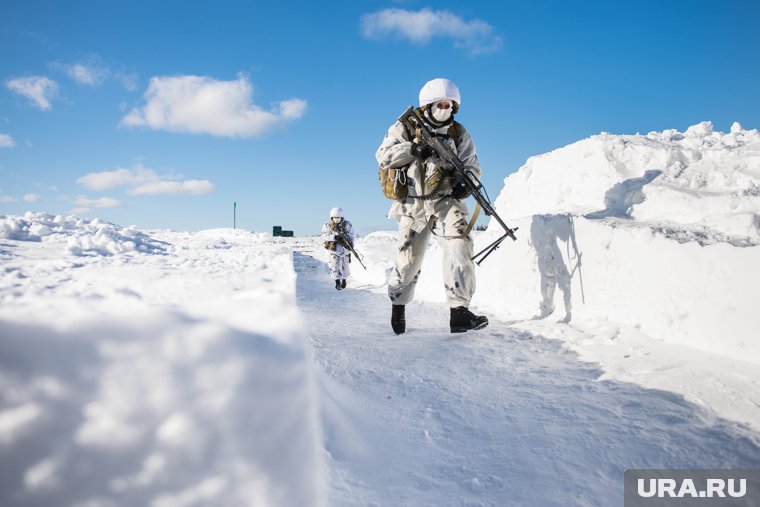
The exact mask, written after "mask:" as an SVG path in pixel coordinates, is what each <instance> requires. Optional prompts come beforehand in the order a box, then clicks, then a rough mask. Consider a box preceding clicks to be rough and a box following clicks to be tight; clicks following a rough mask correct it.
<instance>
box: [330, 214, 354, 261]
mask: <svg viewBox="0 0 760 507" xmlns="http://www.w3.org/2000/svg"><path fill="white" fill-rule="evenodd" d="M331 222H332V220H328V221H327V222H326V223H325V224H324V225H323V226H322V240H323V241H337V238H338V235H337V234H336V232H335V231H334V230H333V229H332V227H330V224H331ZM338 227H340V228H341V229H342V230H343V233H344V234H345V235H346V237H348V239H349V240H350V241H351V244H352V245H353V244H354V243H355V242H356V234H355V233H354V226H353V225H351V222H349V221H348V220H346V219H345V218H344V219H343V220H342V221H341V223H340V225H339V226H338ZM330 253H331V254H333V255H341V256H342V255H348V254H349V253H351V251H350V250H348V249H347V248H346V247H344V246H343V245H341V244H338V245H336V246H335V250H331V251H330Z"/></svg>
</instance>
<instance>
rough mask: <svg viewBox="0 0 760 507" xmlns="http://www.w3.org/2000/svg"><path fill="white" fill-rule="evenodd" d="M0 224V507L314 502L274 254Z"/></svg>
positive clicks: (282, 275) (309, 425) (320, 486)
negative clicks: (0, 240)
mask: <svg viewBox="0 0 760 507" xmlns="http://www.w3.org/2000/svg"><path fill="white" fill-rule="evenodd" d="M0 224H3V225H2V236H3V237H4V238H6V240H5V241H4V242H0V258H2V259H3V260H4V269H3V270H2V271H1V272H0V289H1V290H0V298H1V300H2V306H0V337H1V338H0V504H2V505H15V506H35V507H37V506H46V505H49V506H57V505H103V506H111V505H113V506H122V505H145V506H154V507H170V506H172V507H173V506H186V505H284V506H304V505H321V504H322V503H323V500H322V498H323V490H324V483H323V482H324V481H323V477H322V472H321V471H322V456H321V454H320V449H321V442H320V436H319V424H318V416H317V406H316V405H317V402H316V400H315V396H314V387H313V379H312V360H311V355H310V352H309V348H308V343H307V341H306V335H305V332H304V329H303V323H302V321H301V319H300V315H299V313H298V310H297V308H296V305H295V274H294V272H293V268H292V263H291V256H290V250H289V249H288V248H286V247H283V246H282V245H274V244H271V243H270V244H268V243H266V242H264V241H262V240H261V238H260V236H259V235H255V234H251V233H247V232H243V231H232V230H225V229H221V230H215V231H203V232H201V233H196V234H189V233H170V232H156V233H146V232H140V231H137V230H136V229H134V228H127V229H124V228H121V227H119V226H115V225H113V224H108V223H105V222H102V221H88V220H83V219H79V218H76V217H65V218H64V217H52V216H50V215H45V214H33V213H28V214H26V215H25V216H24V217H23V218H22V217H0ZM9 239H11V240H14V241H8V240H9ZM72 244H73V245H75V248H72ZM141 247H144V248H141ZM83 253H86V256H84V257H82V254H83ZM155 254H159V255H155ZM188 275H190V276H188Z"/></svg>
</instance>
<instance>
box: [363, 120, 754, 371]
mask: <svg viewBox="0 0 760 507" xmlns="http://www.w3.org/2000/svg"><path fill="white" fill-rule="evenodd" d="M486 170H488V168H486ZM495 207H496V210H497V212H498V213H499V215H500V216H501V217H502V218H503V219H504V220H505V221H506V222H507V223H508V224H509V225H510V226H511V227H519V230H518V231H517V237H518V240H517V241H512V240H510V239H507V240H505V242H504V243H503V244H502V246H501V247H500V248H499V249H498V250H496V251H495V252H494V253H493V254H491V256H490V257H489V258H488V259H486V260H485V261H484V262H483V263H482V264H481V266H479V267H478V268H477V272H478V289H477V292H476V294H475V297H474V299H473V302H472V304H473V306H474V307H475V308H478V309H480V310H485V311H487V312H490V313H491V314H492V315H495V316H498V317H499V318H502V319H504V320H514V319H526V318H531V317H535V318H552V319H555V320H562V319H565V320H567V319H570V320H572V319H585V318H592V319H597V320H600V319H601V320H609V321H614V322H617V323H620V324H622V325H628V326H632V327H635V328H639V329H641V330H642V331H643V332H644V333H645V334H647V335H648V336H651V337H653V338H655V339H659V340H664V341H668V342H674V343H679V344H684V345H688V346H691V347H696V348H698V349H702V350H705V351H708V352H711V353H715V354H719V355H724V356H729V357H732V358H736V359H740V360H744V361H751V362H754V363H760V312H758V311H757V310H756V306H757V305H756V303H755V300H756V297H757V296H756V294H757V290H758V288H759V287H760V270H759V269H757V265H758V262H760V133H758V131H757V130H744V129H742V128H741V126H740V125H738V124H734V126H733V127H732V129H731V132H730V133H727V134H725V133H719V132H714V131H713V128H712V125H711V124H710V123H709V122H704V123H701V124H699V125H695V126H693V127H691V128H689V129H688V130H687V131H686V132H685V133H680V132H677V131H675V130H668V131H665V132H661V133H660V132H652V133H649V134H647V135H638V134H637V135H609V134H601V135H597V136H593V137H591V138H589V139H585V140H582V141H579V142H577V143H574V144H572V145H569V146H566V147H564V148H561V149H558V150H555V151H552V152H550V153H546V154H544V155H540V156H536V157H532V158H530V159H529V160H528V161H527V163H526V164H525V165H524V166H523V167H521V168H520V169H519V170H518V171H517V172H516V173H514V174H512V175H510V176H509V177H507V178H506V179H505V181H504V188H503V189H502V191H501V193H500V194H499V196H498V198H497V199H496V200H495ZM500 231H501V228H500V227H499V225H498V224H497V223H496V221H495V220H493V219H492V220H491V222H490V223H489V226H488V230H487V231H486V232H484V233H476V234H475V242H476V251H478V250H479V249H481V248H483V247H485V246H486V245H487V244H489V243H490V242H491V241H493V240H494V239H496V238H497V237H498V235H499V234H500V233H501V232H500ZM383 240H384V241H386V242H387V241H391V239H390V237H389V236H388V235H387V233H375V234H373V235H370V236H368V237H367V238H364V241H367V242H368V244H370V243H377V242H378V241H380V242H382V241H383ZM389 257H390V258H391V259H392V257H393V253H392V252H389ZM422 269H423V274H422V276H421V277H420V282H419V284H418V289H417V297H419V298H423V299H427V300H433V301H440V302H444V301H445V299H444V293H443V288H442V281H441V275H440V272H441V255H440V251H439V250H438V249H437V247H436V246H435V241H433V243H432V248H431V249H430V251H429V252H428V255H427V257H426V259H425V262H424V264H423V268H422ZM364 276H371V275H364ZM374 277H375V278H377V273H375V274H374Z"/></svg>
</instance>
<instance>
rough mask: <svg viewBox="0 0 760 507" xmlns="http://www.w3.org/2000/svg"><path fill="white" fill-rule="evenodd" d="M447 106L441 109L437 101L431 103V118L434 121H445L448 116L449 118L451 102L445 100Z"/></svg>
mask: <svg viewBox="0 0 760 507" xmlns="http://www.w3.org/2000/svg"><path fill="white" fill-rule="evenodd" d="M446 104H448V106H449V107H447V108H446V109H441V108H440V107H438V103H437V102H436V103H435V104H433V107H432V108H431V112H432V113H433V118H435V121H437V122H440V123H443V122H445V121H447V120H448V119H449V118H451V103H450V102H447V103H446Z"/></svg>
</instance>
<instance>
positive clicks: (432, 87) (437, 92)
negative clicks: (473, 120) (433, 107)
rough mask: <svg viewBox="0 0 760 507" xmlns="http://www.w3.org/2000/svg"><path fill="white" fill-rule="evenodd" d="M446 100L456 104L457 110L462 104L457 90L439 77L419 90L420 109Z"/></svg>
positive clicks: (451, 83) (455, 86) (452, 84)
mask: <svg viewBox="0 0 760 507" xmlns="http://www.w3.org/2000/svg"><path fill="white" fill-rule="evenodd" d="M446 99H448V100H452V101H454V102H456V107H457V108H458V107H459V105H461V104H462V97H461V96H460V95H459V88H457V85H455V84H454V83H453V82H452V81H449V80H448V79H443V78H440V77H439V78H436V79H433V80H431V81H428V82H427V83H425V86H423V87H422V89H421V90H420V107H425V106H427V105H428V104H432V103H433V102H438V101H439V100H446Z"/></svg>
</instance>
